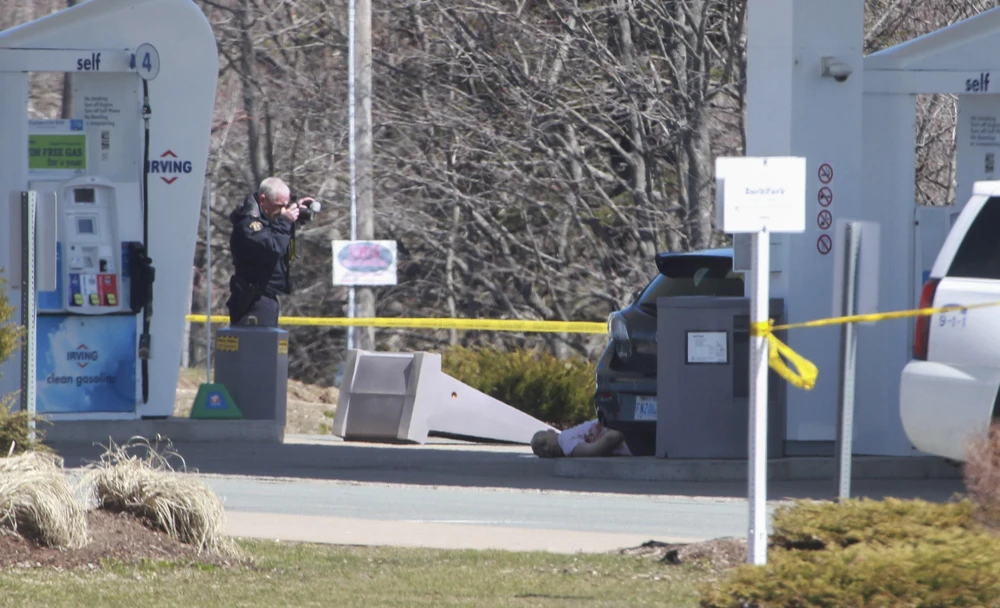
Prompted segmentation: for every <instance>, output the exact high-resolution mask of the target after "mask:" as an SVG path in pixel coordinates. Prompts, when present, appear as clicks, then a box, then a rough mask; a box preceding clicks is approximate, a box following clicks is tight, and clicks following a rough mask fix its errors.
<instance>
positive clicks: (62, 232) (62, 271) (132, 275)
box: [0, 0, 218, 419]
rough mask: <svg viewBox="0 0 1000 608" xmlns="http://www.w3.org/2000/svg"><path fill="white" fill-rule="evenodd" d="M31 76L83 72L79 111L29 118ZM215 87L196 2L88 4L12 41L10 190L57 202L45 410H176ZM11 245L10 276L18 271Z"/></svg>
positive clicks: (45, 339)
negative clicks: (53, 116)
mask: <svg viewBox="0 0 1000 608" xmlns="http://www.w3.org/2000/svg"><path fill="white" fill-rule="evenodd" d="M32 72H64V73H69V74H71V79H70V80H71V83H72V109H71V115H70V116H68V117H66V118H65V119H52V120H40V119H37V118H35V117H29V101H30V99H31V89H30V80H29V75H30V74H31V73H32ZM217 77H218V53H217V48H216V45H215V38H214V35H213V33H212V30H211V27H210V25H209V23H208V21H207V20H206V18H205V16H204V15H203V14H202V13H201V11H200V10H199V9H198V7H197V6H196V5H195V4H194V3H193V2H191V1H190V0H88V1H87V2H83V3H81V4H79V5H76V6H74V7H72V8H69V9H66V10H63V11H60V12H57V13H54V14H52V15H49V16H47V17H44V18H42V19H39V20H36V21H33V22H30V23H27V24H24V25H21V26H19V27H15V28H12V29H10V30H7V31H4V32H0V192H5V193H17V192H21V191H35V192H38V193H42V194H45V195H46V196H48V197H50V198H51V197H53V196H54V198H55V210H56V213H55V217H54V218H40V221H43V222H45V221H52V222H54V224H55V227H56V252H55V259H56V275H55V276H56V283H55V289H54V290H50V291H42V292H39V293H38V297H37V315H38V319H37V359H36V364H35V369H36V373H35V378H36V392H37V409H38V411H39V412H40V413H43V414H50V415H52V417H53V418H57V419H58V418H65V419H74V418H139V417H164V416H169V415H171V413H172V412H173V407H174V393H175V389H176V385H177V374H178V368H179V362H180V353H181V347H182V345H181V336H182V334H183V324H184V315H185V313H186V312H187V305H188V299H189V297H190V296H189V290H190V287H189V286H190V280H191V273H192V264H191V260H192V259H193V255H194V246H195V239H196V235H197V225H198V219H199V208H200V202H201V194H202V188H203V184H204V176H205V167H206V161H207V156H208V147H209V138H210V132H211V123H212V115H213V110H214V102H215V90H216V84H217ZM0 217H5V214H0ZM7 223H8V222H0V225H3V224H7ZM11 228H12V229H16V228H15V227H11ZM0 232H4V233H5V232H6V229H0ZM8 249H9V248H6V247H0V268H11V267H14V266H16V265H17V264H18V263H19V260H16V259H12V258H13V257H14V256H15V255H16V252H14V253H11V252H9V251H8ZM154 262H155V263H154ZM154 267H155V268H154ZM11 287H13V288H17V287H18V286H17V285H16V284H12V285H11ZM10 300H11V302H12V303H15V302H16V301H17V300H18V298H16V297H12V298H10ZM154 304H155V307H154ZM154 308H155V313H156V314H155V315H154V314H153V312H154ZM23 312H24V311H20V310H18V313H17V315H21V314H23ZM0 371H2V372H3V377H2V378H0V394H6V393H9V392H12V391H14V390H17V389H18V377H19V374H18V373H17V362H16V361H12V362H8V363H7V364H6V365H5V366H4V367H3V368H2V369H0Z"/></svg>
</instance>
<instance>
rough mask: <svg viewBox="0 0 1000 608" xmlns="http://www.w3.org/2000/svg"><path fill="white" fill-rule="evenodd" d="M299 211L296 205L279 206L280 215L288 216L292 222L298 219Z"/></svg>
mask: <svg viewBox="0 0 1000 608" xmlns="http://www.w3.org/2000/svg"><path fill="white" fill-rule="evenodd" d="M299 211H300V208H299V206H298V205H289V206H287V207H282V208H281V216H282V217H286V218H288V220H289V221H291V222H294V221H295V220H297V219H299Z"/></svg>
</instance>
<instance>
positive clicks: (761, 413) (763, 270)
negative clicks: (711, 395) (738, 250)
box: [747, 228, 771, 566]
mask: <svg viewBox="0 0 1000 608" xmlns="http://www.w3.org/2000/svg"><path fill="white" fill-rule="evenodd" d="M770 243H771V236H770V233H769V232H768V231H767V229H766V228H765V229H764V230H762V231H760V232H755V233H753V259H752V267H753V284H752V286H751V288H752V290H753V291H752V295H753V297H752V298H751V299H750V321H751V323H754V324H758V325H757V326H758V327H759V324H761V323H767V321H768V313H769V311H770V294H769V287H770V285H769V284H768V283H769V281H770V278H771V277H770V275H771V272H770V270H771V259H770V255H771V248H770ZM767 374H768V344H767V336H765V335H758V334H757V332H752V333H751V337H750V442H749V443H750V453H749V454H748V462H749V464H750V479H749V485H750V488H749V503H750V522H749V531H748V535H747V561H748V562H750V563H753V564H755V565H758V566H759V565H763V564H766V563H767Z"/></svg>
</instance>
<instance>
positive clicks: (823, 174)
mask: <svg viewBox="0 0 1000 608" xmlns="http://www.w3.org/2000/svg"><path fill="white" fill-rule="evenodd" d="M816 174H817V176H818V177H819V181H821V182H823V183H824V184H829V183H830V182H832V181H833V166H832V165H831V164H830V163H823V164H822V165H820V166H819V170H818V171H817V172H816Z"/></svg>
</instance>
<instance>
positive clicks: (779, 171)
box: [715, 157, 806, 565]
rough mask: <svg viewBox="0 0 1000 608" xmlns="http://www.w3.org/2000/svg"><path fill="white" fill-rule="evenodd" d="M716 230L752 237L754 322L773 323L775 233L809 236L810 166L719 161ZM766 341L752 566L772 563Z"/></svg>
mask: <svg viewBox="0 0 1000 608" xmlns="http://www.w3.org/2000/svg"><path fill="white" fill-rule="evenodd" d="M715 179H716V212H717V215H718V218H717V220H718V221H717V225H718V226H719V227H720V228H721V229H722V231H723V232H726V233H729V234H735V233H750V234H751V235H752V238H753V244H752V256H751V260H752V261H751V286H752V290H751V299H750V322H751V323H752V324H753V325H754V326H755V327H760V326H761V325H763V324H766V323H767V322H768V309H769V301H770V295H769V281H770V269H771V259H770V253H771V251H770V239H771V237H770V233H771V232H804V231H805V225H806V205H805V194H806V160H805V159H804V158H799V157H769V158H751V157H741V158H718V159H716V162H715ZM767 377H768V343H767V336H766V335H763V334H761V333H758V332H754V333H752V334H751V337H750V429H749V433H750V436H749V446H750V447H749V454H748V458H747V460H748V464H749V465H750V466H749V469H750V472H749V480H748V482H749V488H748V490H749V491H748V499H749V503H750V518H749V529H748V532H747V561H748V562H751V563H753V564H755V565H763V564H766V563H767V406H768V398H767Z"/></svg>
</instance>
